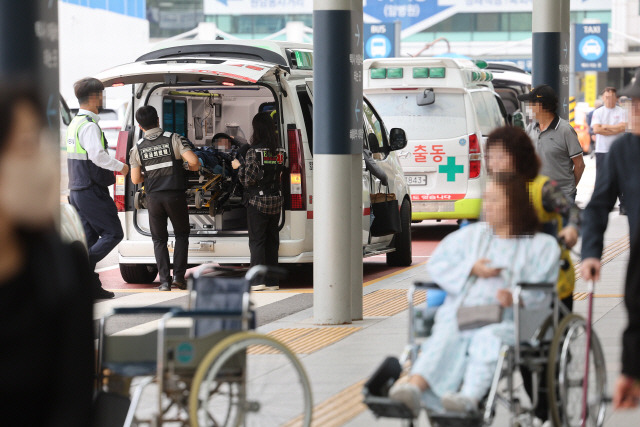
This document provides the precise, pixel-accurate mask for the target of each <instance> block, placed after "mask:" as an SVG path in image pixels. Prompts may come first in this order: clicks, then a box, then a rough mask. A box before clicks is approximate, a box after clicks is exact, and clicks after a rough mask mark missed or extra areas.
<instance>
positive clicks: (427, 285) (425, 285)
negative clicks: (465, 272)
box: [413, 281, 442, 290]
mask: <svg viewBox="0 0 640 427" xmlns="http://www.w3.org/2000/svg"><path fill="white" fill-rule="evenodd" d="M413 286H414V287H415V288H416V290H426V289H442V288H441V287H440V285H438V284H437V283H436V282H420V281H417V282H413Z"/></svg>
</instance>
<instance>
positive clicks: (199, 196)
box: [196, 190, 204, 209]
mask: <svg viewBox="0 0 640 427" xmlns="http://www.w3.org/2000/svg"><path fill="white" fill-rule="evenodd" d="M203 199H204V197H203V196H202V191H200V190H198V191H196V209H202V202H203V201H204V200H203Z"/></svg>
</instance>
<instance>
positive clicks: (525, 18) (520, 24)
mask: <svg viewBox="0 0 640 427" xmlns="http://www.w3.org/2000/svg"><path fill="white" fill-rule="evenodd" d="M505 15H508V16H509V31H531V13H527V12H523V13H519V12H518V13H505Z"/></svg>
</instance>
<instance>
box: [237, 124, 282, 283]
mask: <svg viewBox="0 0 640 427" xmlns="http://www.w3.org/2000/svg"><path fill="white" fill-rule="evenodd" d="M251 124H252V127H253V134H252V135H251V147H250V148H249V149H248V150H247V154H246V156H245V161H244V164H241V163H240V161H239V160H237V159H235V160H233V162H232V163H231V166H232V167H233V168H234V169H239V172H238V177H239V179H240V183H241V184H242V185H243V186H244V198H245V206H246V207H247V225H248V228H249V252H250V253H251V266H254V265H271V266H275V265H278V249H279V247H280V236H279V230H278V222H279V220H280V212H281V211H282V203H283V198H282V192H281V188H280V175H281V174H282V171H283V170H284V159H285V155H284V150H282V149H281V148H278V145H279V144H278V137H277V133H276V127H275V124H274V123H273V119H272V118H271V115H270V114H269V113H258V114H256V115H255V117H254V118H253V121H252V123H251ZM267 280H274V281H272V282H269V283H268V285H270V286H269V287H268V288H269V289H278V286H277V282H276V281H275V280H276V279H267ZM264 289H267V286H265V284H260V285H255V286H252V290H254V291H256V290H264Z"/></svg>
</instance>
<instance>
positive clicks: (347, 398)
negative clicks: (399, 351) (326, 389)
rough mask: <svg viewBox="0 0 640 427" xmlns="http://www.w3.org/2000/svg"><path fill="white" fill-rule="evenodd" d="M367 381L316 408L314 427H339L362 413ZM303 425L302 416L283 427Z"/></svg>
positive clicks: (364, 407) (358, 383)
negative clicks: (364, 388)
mask: <svg viewBox="0 0 640 427" xmlns="http://www.w3.org/2000/svg"><path fill="white" fill-rule="evenodd" d="M365 381H366V380H362V381H359V382H357V383H355V384H353V385H351V386H349V387H347V388H345V389H344V390H342V391H341V392H339V393H338V394H336V395H334V396H331V397H330V398H329V399H327V400H325V401H324V402H322V403H319V404H318V405H316V406H314V408H313V417H312V420H311V426H312V427H339V426H342V425H344V424H345V423H346V422H347V421H349V420H351V419H353V418H355V417H356V416H358V415H359V414H360V413H362V412H363V411H364V410H365V409H366V406H365V404H364V403H362V386H363V385H364V383H365ZM301 425H302V416H300V417H298V418H296V419H294V420H291V421H290V422H288V423H287V424H284V425H283V427H297V426H301Z"/></svg>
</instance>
